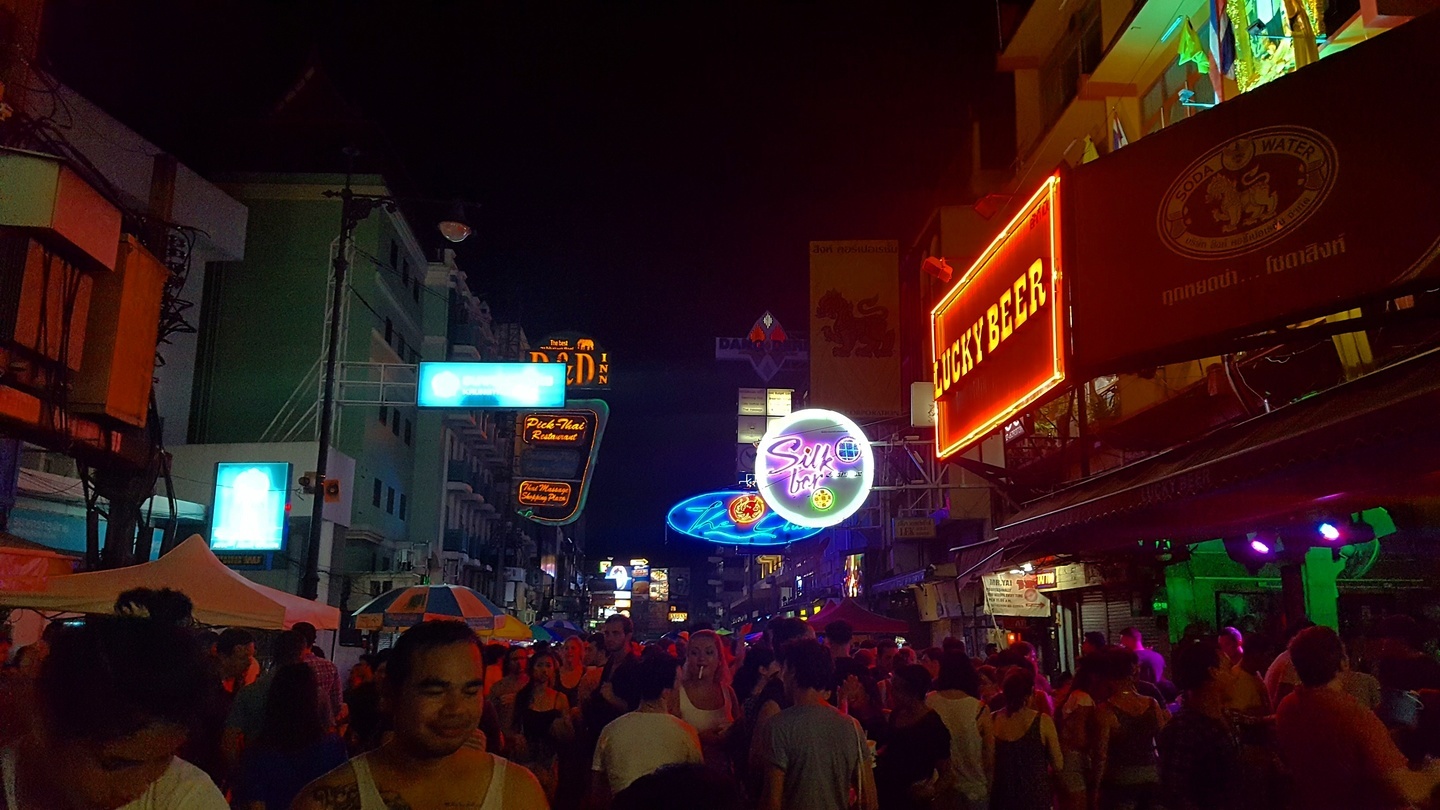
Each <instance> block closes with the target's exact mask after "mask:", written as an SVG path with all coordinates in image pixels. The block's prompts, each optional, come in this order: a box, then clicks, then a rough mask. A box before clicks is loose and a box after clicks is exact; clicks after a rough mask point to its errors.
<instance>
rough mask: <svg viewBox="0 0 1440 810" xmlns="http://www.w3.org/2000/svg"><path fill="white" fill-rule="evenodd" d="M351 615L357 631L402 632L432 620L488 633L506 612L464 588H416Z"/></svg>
mask: <svg viewBox="0 0 1440 810" xmlns="http://www.w3.org/2000/svg"><path fill="white" fill-rule="evenodd" d="M351 615H353V616H354V617H355V629H357V630H400V629H404V628H406V627H414V626H415V625H417V624H419V623H421V622H423V621H429V620H431V619H459V620H460V621H463V622H465V623H466V624H467V625H469V626H470V627H472V628H474V629H475V631H476V632H478V633H484V632H486V631H489V630H492V629H493V628H494V627H495V623H496V621H497V620H498V619H500V618H503V617H505V611H504V610H502V609H501V608H500V607H499V606H498V605H496V604H495V603H494V602H491V601H490V600H489V599H486V598H485V597H484V596H481V595H480V594H479V593H478V592H476V591H473V590H471V589H469V588H466V587H463V586H461V585H413V586H411V587H408V588H396V589H394V590H392V591H387V592H385V593H382V594H380V595H379V596H377V597H375V598H374V599H372V600H370V603H369V604H367V605H365V606H364V607H362V608H360V609H359V610H357V611H355V612H354V613H353V614H351Z"/></svg>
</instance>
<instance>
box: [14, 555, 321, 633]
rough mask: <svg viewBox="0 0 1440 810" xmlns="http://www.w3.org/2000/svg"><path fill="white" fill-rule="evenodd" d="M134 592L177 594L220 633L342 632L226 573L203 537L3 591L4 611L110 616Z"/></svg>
mask: <svg viewBox="0 0 1440 810" xmlns="http://www.w3.org/2000/svg"><path fill="white" fill-rule="evenodd" d="M131 588H173V589H175V590H177V591H180V592H182V593H184V594H185V595H186V596H188V597H190V600H191V601H192V602H194V604H195V611H194V616H195V620H196V621H198V622H200V623H202V624H208V625H214V626H216V627H255V628H260V629H265V630H284V629H285V628H287V627H290V626H292V625H294V624H295V623H296V622H309V623H311V624H313V625H315V627H316V628H317V629H320V630H335V629H338V628H339V626H340V611H339V610H337V609H336V608H333V607H331V606H329V605H323V604H320V603H319V602H314V601H312V600H309V599H303V598H301V597H299V596H295V595H294V594H288V593H285V592H284V591H279V590H276V589H274V588H268V587H266V586H264V585H261V584H259V583H258V582H251V581H250V580H248V579H246V578H245V577H243V576H241V575H240V574H237V573H236V572H234V571H232V570H230V569H229V568H226V567H225V564H224V563H222V562H220V560H219V559H217V558H216V557H215V555H214V554H213V553H212V552H211V551H210V547H209V546H208V545H206V543H205V540H204V538H202V537H200V536H199V535H195V536H192V537H191V538H190V539H189V540H186V541H185V542H183V543H181V544H180V545H178V546H176V547H175V549H174V550H173V551H171V552H170V553H169V554H166V555H165V556H163V557H161V558H160V559H158V560H156V561H154V562H148V563H142V564H140V565H132V566H129V567H127V568H116V569H113V570H109V571H91V572H88V573H84V574H71V575H69V576H63V577H53V578H51V579H50V580H48V582H46V585H45V588H44V589H43V590H39V591H8V590H7V591H0V607H9V608H31V609H34V610H41V611H47V612H54V613H110V612H111V611H113V610H114V609H115V600H116V598H117V597H119V595H120V594H121V593H123V592H125V591H128V590H130V589H131Z"/></svg>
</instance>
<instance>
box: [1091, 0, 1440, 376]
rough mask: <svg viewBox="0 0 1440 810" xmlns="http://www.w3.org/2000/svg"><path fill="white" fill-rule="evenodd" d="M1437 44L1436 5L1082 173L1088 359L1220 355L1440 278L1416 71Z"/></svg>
mask: <svg viewBox="0 0 1440 810" xmlns="http://www.w3.org/2000/svg"><path fill="white" fill-rule="evenodd" d="M1436 42H1440V18H1437V17H1436V15H1430V17H1429V18H1428V19H1427V18H1422V19H1419V20H1416V21H1415V22H1414V23H1410V24H1406V25H1403V26H1400V27H1399V28H1397V29H1395V30H1394V31H1389V32H1387V33H1386V34H1385V36H1383V37H1379V38H1376V39H1375V40H1373V41H1369V42H1362V43H1360V44H1358V45H1356V46H1355V47H1353V48H1350V49H1349V50H1346V51H1344V52H1341V53H1338V54H1336V55H1334V56H1330V57H1327V58H1325V59H1323V60H1321V61H1320V62H1319V63H1317V64H1314V65H1310V66H1307V67H1306V68H1304V69H1303V70H1299V71H1297V72H1295V73H1294V74H1292V75H1290V76H1286V77H1284V78H1281V79H1278V80H1276V81H1274V82H1271V83H1269V84H1266V85H1264V86H1262V87H1259V88H1257V89H1255V90H1252V91H1251V92H1248V93H1245V94H1244V95H1241V96H1239V97H1238V98H1236V99H1234V100H1232V101H1227V102H1225V103H1224V104H1221V105H1219V106H1217V107H1216V108H1214V109H1211V110H1206V111H1204V112H1201V113H1199V114H1198V115H1196V116H1195V117H1194V118H1193V119H1192V120H1188V121H1183V122H1180V123H1177V124H1175V125H1173V126H1170V127H1167V128H1165V129H1163V130H1161V131H1159V132H1157V133H1155V134H1154V135H1150V136H1148V137H1146V138H1144V139H1142V140H1140V141H1137V142H1136V143H1133V144H1131V145H1129V146H1127V147H1125V148H1124V149H1121V150H1119V151H1118V152H1117V153H1115V154H1114V155H1110V156H1107V157H1105V158H1102V159H1100V160H1096V161H1092V162H1090V163H1087V164H1085V165H1083V166H1080V167H1079V168H1077V169H1075V171H1074V173H1073V176H1071V177H1068V178H1067V179H1066V181H1065V182H1066V185H1067V194H1069V195H1072V196H1071V197H1070V200H1069V202H1071V203H1072V204H1071V205H1070V206H1069V207H1068V208H1067V210H1068V211H1073V219H1072V220H1071V222H1072V223H1073V226H1074V227H1073V231H1072V234H1073V237H1074V238H1073V241H1072V242H1071V243H1070V244H1071V245H1073V253H1072V254H1071V255H1070V256H1069V257H1068V258H1069V259H1070V261H1071V266H1072V267H1073V268H1074V271H1073V273H1072V276H1073V279H1072V280H1073V284H1072V285H1071V287H1072V290H1073V292H1074V330H1075V331H1074V363H1075V365H1076V369H1075V370H1076V371H1077V372H1083V373H1084V374H1087V375H1093V374H1100V373H1110V372H1117V371H1131V370H1137V369H1142V368H1145V367H1149V366H1154V365H1157V364H1160V363H1165V362H1173V361H1177V360H1185V359H1191V358H1194V357H1200V356H1208V355H1213V354H1219V353H1222V352H1224V351H1227V350H1228V349H1227V346H1228V344H1229V341H1230V340H1231V339H1233V338H1236V337H1242V336H1245V335H1251V334H1255V333H1258V332H1263V331H1265V330H1268V329H1274V328H1282V327H1285V326H1287V325H1291V324H1296V323H1299V322H1301V321H1304V320H1306V319H1308V318H1311V317H1319V316H1324V315H1329V314H1333V313H1336V312H1341V311H1344V310H1347V309H1350V308H1353V307H1356V306H1360V305H1363V304H1365V303H1369V302H1378V301H1381V300H1385V299H1389V298H1393V297H1395V296H1398V295H1403V294H1406V293H1407V292H1410V291H1414V290H1416V289H1420V288H1428V287H1434V286H1436V277H1437V276H1440V261H1437V259H1440V195H1437V194H1436V189H1440V161H1437V160H1435V159H1434V156H1433V154H1432V152H1433V149H1429V148H1427V147H1428V145H1430V144H1433V143H1434V142H1435V117H1434V116H1433V115H1419V114H1417V112H1416V111H1417V109H1419V108H1417V106H1416V105H1417V104H1420V105H1421V106H1424V107H1425V108H1426V109H1428V106H1426V105H1429V104H1430V102H1429V101H1420V100H1418V98H1417V95H1416V93H1417V85H1416V84H1415V80H1416V79H1417V77H1433V76H1435V75H1437V73H1440V48H1436V47H1435V43H1436ZM1340 100H1343V103H1342V102H1341V101H1340Z"/></svg>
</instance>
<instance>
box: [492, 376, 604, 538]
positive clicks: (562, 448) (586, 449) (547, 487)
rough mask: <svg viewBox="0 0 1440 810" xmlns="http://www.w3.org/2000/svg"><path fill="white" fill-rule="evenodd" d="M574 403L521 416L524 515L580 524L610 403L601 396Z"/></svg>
mask: <svg viewBox="0 0 1440 810" xmlns="http://www.w3.org/2000/svg"><path fill="white" fill-rule="evenodd" d="M568 404H569V405H570V407H568V408H566V409H565V410H556V411H527V412H524V413H521V414H519V415H517V416H516V419H515V467H516V476H515V477H516V484H515V501H516V503H517V504H518V506H519V512H520V514H521V515H523V516H524V517H526V518H529V519H530V520H533V521H534V522H536V523H543V524H549V525H552V526H564V525H566V524H569V523H574V522H575V521H576V520H579V519H580V513H581V511H583V510H584V509H585V499H586V498H587V497H588V496H589V494H590V481H591V480H592V479H593V478H594V473H595V460H596V458H597V457H598V456H599V454H600V440H601V439H602V438H603V437H604V435H605V423H606V422H608V421H609V419H610V407H609V406H608V405H606V404H605V403H604V402H603V401H602V400H598V399H576V400H571V401H570V402H569V403H568Z"/></svg>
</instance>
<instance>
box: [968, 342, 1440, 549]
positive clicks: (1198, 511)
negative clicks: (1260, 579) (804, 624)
mask: <svg viewBox="0 0 1440 810" xmlns="http://www.w3.org/2000/svg"><path fill="white" fill-rule="evenodd" d="M1437 413H1440V350H1432V351H1428V352H1425V353H1423V354H1420V355H1416V356H1415V357H1411V358H1409V359H1407V360H1404V361H1401V362H1399V363H1396V364H1394V365H1392V366H1389V367H1387V368H1384V369H1381V370H1379V371H1376V372H1374V373H1372V374H1369V375H1366V376H1364V377H1361V378H1359V379H1357V380H1353V381H1350V382H1347V383H1344V384H1342V385H1339V386H1336V387H1335V388H1332V389H1329V390H1327V391H1324V392H1322V393H1319V394H1316V395H1314V396H1311V397H1309V398H1307V399H1304V400H1301V401H1299V402H1296V403H1293V404H1290V405H1287V406H1285V407H1282V408H1278V409H1276V410H1275V411H1273V412H1271V413H1268V414H1263V415H1260V416H1256V417H1253V418H1251V419H1248V420H1245V421H1243V422H1239V423H1236V424H1233V425H1228V426H1226V427H1223V428H1220V429H1218V430H1216V431H1214V432H1213V433H1211V434H1209V435H1208V436H1205V437H1203V438H1200V439H1197V440H1195V441H1192V442H1189V443H1187V444H1185V445H1182V446H1179V447H1176V448H1174V449H1171V450H1168V451H1166V452H1164V453H1160V454H1158V455H1155V456H1152V457H1150V458H1147V459H1145V460H1143V461H1139V462H1136V463H1134V464H1130V465H1127V466H1124V467H1120V468H1118V469H1115V470H1111V471H1108V472H1106V473H1103V474H1100V475H1097V476H1094V477H1092V478H1090V479H1088V480H1086V481H1083V482H1080V483H1078V484H1076V485H1074V486H1071V487H1069V488H1067V489H1063V490H1061V491H1059V492H1056V493H1054V494H1053V495H1050V496H1048V497H1046V498H1043V499H1040V500H1037V501H1034V502H1031V503H1030V504H1027V505H1026V506H1025V508H1024V509H1022V510H1021V511H1020V512H1019V513H1017V514H1016V515H1015V516H1014V517H1013V518H1012V519H1011V520H1010V521H1008V522H1007V523H1006V524H1005V525H1002V526H1000V527H998V528H997V529H996V532H997V534H998V535H999V539H1000V542H1001V543H1002V544H1003V545H1004V546H1005V553H1004V555H1002V556H1003V558H1004V559H1006V560H1014V559H1019V558H1020V557H1025V558H1027V559H1029V558H1032V557H1035V556H1037V555H1040V554H1064V553H1079V552H1085V551H1099V550H1105V549H1113V548H1119V547H1123V546H1124V545H1126V544H1129V543H1134V542H1135V541H1139V540H1153V539H1165V538H1169V539H1173V540H1200V539H1207V538H1213V537H1221V536H1225V535H1227V534H1230V533H1235V532H1241V531H1247V530H1249V531H1253V530H1255V529H1256V528H1262V527H1263V526H1264V521H1266V520H1267V519H1279V518H1281V517H1284V516H1286V515H1293V514H1294V513H1295V512H1297V511H1305V510H1309V509H1322V510H1327V511H1333V512H1337V513H1345V512H1350V511H1356V510H1359V509H1361V508H1366V507H1370V506H1376V505H1383V504H1384V503H1386V502H1395V501H1397V500H1401V499H1406V498H1414V497H1420V496H1424V495H1433V494H1436V493H1440V420H1437V419H1436V414H1437Z"/></svg>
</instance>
